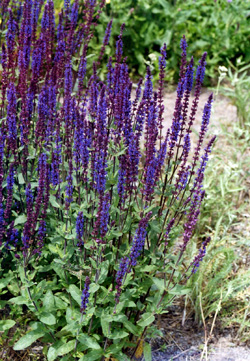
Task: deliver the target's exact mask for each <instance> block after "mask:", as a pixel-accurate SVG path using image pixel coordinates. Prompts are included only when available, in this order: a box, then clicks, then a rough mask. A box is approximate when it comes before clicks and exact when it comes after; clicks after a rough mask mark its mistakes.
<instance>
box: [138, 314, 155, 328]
mask: <svg viewBox="0 0 250 361" xmlns="http://www.w3.org/2000/svg"><path fill="white" fill-rule="evenodd" d="M154 320H155V316H154V315H152V313H150V312H146V313H144V314H143V315H142V318H141V319H140V321H139V322H138V323H137V324H138V326H141V327H146V326H149V325H151V323H153V322H154Z"/></svg>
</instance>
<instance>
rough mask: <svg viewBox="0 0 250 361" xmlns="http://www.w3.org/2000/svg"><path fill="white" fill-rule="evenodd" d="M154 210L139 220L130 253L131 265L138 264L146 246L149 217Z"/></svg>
mask: <svg viewBox="0 0 250 361" xmlns="http://www.w3.org/2000/svg"><path fill="white" fill-rule="evenodd" d="M151 215H152V212H148V213H147V215H146V216H145V217H144V218H142V219H141V220H140V222H139V225H138V228H137V230H136V231H135V236H134V239H133V242H132V246H131V249H130V254H129V266H130V267H134V266H136V264H137V259H138V257H139V256H140V255H141V252H142V250H143V248H144V243H145V238H146V235H147V226H148V221H149V218H150V217H151Z"/></svg>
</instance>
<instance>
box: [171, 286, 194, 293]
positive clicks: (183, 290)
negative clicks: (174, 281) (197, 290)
mask: <svg viewBox="0 0 250 361" xmlns="http://www.w3.org/2000/svg"><path fill="white" fill-rule="evenodd" d="M190 292H191V289H190V288H185V287H183V286H182V285H176V286H175V287H174V288H173V289H171V290H170V291H168V293H170V294H173V295H186V294H188V293H190Z"/></svg>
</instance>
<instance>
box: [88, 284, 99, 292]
mask: <svg viewBox="0 0 250 361" xmlns="http://www.w3.org/2000/svg"><path fill="white" fill-rule="evenodd" d="M99 288H100V285H96V284H95V283H91V285H90V286H89V293H95V292H96V291H98V290H99Z"/></svg>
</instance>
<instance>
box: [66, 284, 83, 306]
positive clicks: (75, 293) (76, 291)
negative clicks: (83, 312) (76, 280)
mask: <svg viewBox="0 0 250 361" xmlns="http://www.w3.org/2000/svg"><path fill="white" fill-rule="evenodd" d="M69 293H70V294H71V296H72V297H73V299H74V300H75V301H76V302H77V303H78V305H79V306H80V305H81V296H82V292H81V291H80V289H79V288H78V287H76V286H75V285H70V286H69Z"/></svg>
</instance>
